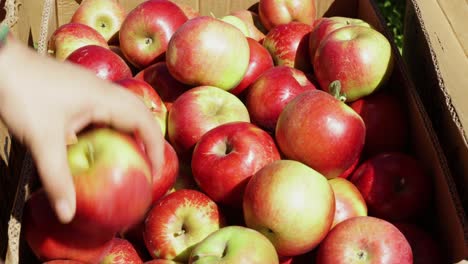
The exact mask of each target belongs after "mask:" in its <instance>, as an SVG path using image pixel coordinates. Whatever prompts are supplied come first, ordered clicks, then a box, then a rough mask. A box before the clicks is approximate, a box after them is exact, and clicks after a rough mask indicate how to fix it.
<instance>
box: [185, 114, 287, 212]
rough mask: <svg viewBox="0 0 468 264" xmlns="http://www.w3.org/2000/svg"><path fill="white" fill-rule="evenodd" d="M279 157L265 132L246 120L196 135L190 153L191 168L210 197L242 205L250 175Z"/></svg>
mask: <svg viewBox="0 0 468 264" xmlns="http://www.w3.org/2000/svg"><path fill="white" fill-rule="evenodd" d="M280 158H281V157H280V154H279V152H278V149H277V147H276V145H275V141H274V140H273V138H272V137H271V136H270V135H269V134H268V133H267V132H265V131H264V130H262V129H260V128H259V127H257V126H255V125H253V124H251V123H249V122H230V123H226V124H223V125H220V126H218V127H215V128H213V129H211V130H210V131H208V132H206V133H205V134H204V135H203V136H202V137H201V138H200V140H199V141H198V143H197V144H196V146H195V149H194V151H193V155H192V171H193V176H194V179H195V181H196V182H197V184H198V186H200V189H201V190H203V192H204V193H206V194H207V195H208V196H209V197H210V198H211V199H213V201H215V202H217V203H221V204H226V205H230V206H233V207H238V208H242V197H243V194H244V189H245V186H246V185H247V182H248V181H249V179H250V178H251V177H252V175H254V174H255V173H256V172H257V171H258V170H260V169H261V168H263V167H264V166H265V165H267V164H269V163H271V162H273V161H275V160H279V159H280Z"/></svg>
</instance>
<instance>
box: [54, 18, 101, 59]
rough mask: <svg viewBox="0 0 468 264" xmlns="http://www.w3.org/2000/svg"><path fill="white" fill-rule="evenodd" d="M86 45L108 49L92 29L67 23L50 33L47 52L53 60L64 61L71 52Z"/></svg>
mask: <svg viewBox="0 0 468 264" xmlns="http://www.w3.org/2000/svg"><path fill="white" fill-rule="evenodd" d="M87 45H98V46H101V47H104V48H109V45H108V44H107V41H106V39H104V37H103V36H102V35H101V34H100V33H99V32H97V31H96V30H95V29H94V28H92V27H90V26H87V25H84V24H81V23H67V24H64V25H62V26H60V27H59V28H57V29H56V30H55V31H54V32H53V33H52V36H51V37H50V39H49V43H48V49H49V51H48V52H49V54H51V55H52V56H53V57H55V59H57V60H59V61H64V60H65V59H66V58H67V57H68V56H69V55H70V54H71V53H72V52H73V51H75V50H77V49H79V48H81V47H83V46H87Z"/></svg>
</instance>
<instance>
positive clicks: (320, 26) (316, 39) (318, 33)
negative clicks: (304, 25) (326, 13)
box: [309, 16, 371, 61]
mask: <svg viewBox="0 0 468 264" xmlns="http://www.w3.org/2000/svg"><path fill="white" fill-rule="evenodd" d="M349 25H353V26H363V27H371V25H369V24H368V23H367V22H365V21H364V20H361V19H358V18H351V17H340V16H333V17H321V18H319V19H317V20H315V22H314V24H313V25H312V28H313V30H312V32H311V33H310V35H309V56H310V58H311V61H313V60H314V56H315V51H316V50H317V48H318V46H319V44H320V42H321V41H322V40H323V39H324V38H325V37H326V36H328V34H330V33H331V32H333V31H335V30H337V29H339V28H342V27H346V26H349Z"/></svg>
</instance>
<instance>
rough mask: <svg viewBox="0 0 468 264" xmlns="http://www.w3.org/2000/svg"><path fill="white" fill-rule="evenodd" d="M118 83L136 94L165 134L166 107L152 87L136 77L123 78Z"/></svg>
mask: <svg viewBox="0 0 468 264" xmlns="http://www.w3.org/2000/svg"><path fill="white" fill-rule="evenodd" d="M116 83H117V84H118V85H120V86H122V87H124V88H126V89H127V90H129V91H131V92H132V93H133V94H135V95H136V96H138V98H140V99H141V100H142V101H143V103H145V105H146V107H148V109H149V110H150V111H151V113H152V114H153V116H154V118H155V120H156V121H157V122H158V124H159V126H160V127H161V132H162V134H163V135H165V134H166V123H167V109H166V106H165V105H164V103H163V101H162V100H161V97H159V95H158V93H157V92H155V91H154V89H153V87H151V85H149V84H148V83H147V82H145V81H142V80H139V79H136V78H125V79H121V80H119V81H117V82H116Z"/></svg>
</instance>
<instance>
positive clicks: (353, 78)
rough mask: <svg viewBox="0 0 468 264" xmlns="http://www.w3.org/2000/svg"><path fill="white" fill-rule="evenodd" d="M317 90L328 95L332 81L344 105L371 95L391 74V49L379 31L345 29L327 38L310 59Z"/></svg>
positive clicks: (367, 28)
mask: <svg viewBox="0 0 468 264" xmlns="http://www.w3.org/2000/svg"><path fill="white" fill-rule="evenodd" d="M312 63H313V67H314V72H315V75H316V78H317V81H318V83H319V84H320V87H321V88H322V89H323V90H325V91H330V89H331V88H330V86H331V84H332V83H334V82H335V81H339V82H340V84H341V92H342V93H343V94H344V96H345V98H346V102H353V101H356V100H357V99H360V98H362V97H364V96H367V95H370V94H372V93H373V92H375V91H376V90H377V89H378V88H379V87H381V86H382V85H383V84H384V83H386V81H387V79H388V78H389V76H390V75H391V73H392V71H393V55H392V48H391V46H390V42H389V41H388V39H387V38H386V37H385V36H384V35H382V33H380V32H379V31H377V30H375V29H373V28H370V27H362V26H346V27H342V28H340V29H337V30H335V31H333V32H331V33H330V34H328V35H327V36H326V37H325V38H324V39H323V40H322V41H321V42H320V45H319V46H318V48H317V50H316V52H315V57H314V59H313V62H312Z"/></svg>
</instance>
